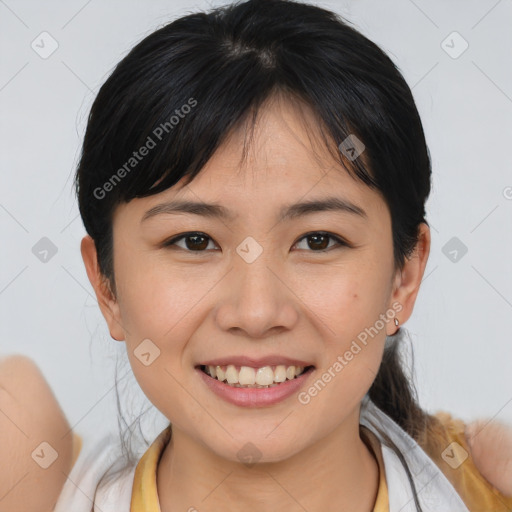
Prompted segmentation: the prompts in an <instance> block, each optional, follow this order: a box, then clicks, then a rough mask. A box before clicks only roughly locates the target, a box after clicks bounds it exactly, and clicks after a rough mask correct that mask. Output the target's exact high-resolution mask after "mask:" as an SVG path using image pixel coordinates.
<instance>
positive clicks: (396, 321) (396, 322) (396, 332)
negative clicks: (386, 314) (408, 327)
mask: <svg viewBox="0 0 512 512" xmlns="http://www.w3.org/2000/svg"><path fill="white" fill-rule="evenodd" d="M395 325H396V326H397V327H398V318H395ZM399 330H400V327H398V329H397V330H396V331H395V332H394V334H392V336H395V335H397V334H398V331H399Z"/></svg>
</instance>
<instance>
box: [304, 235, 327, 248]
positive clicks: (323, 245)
mask: <svg viewBox="0 0 512 512" xmlns="http://www.w3.org/2000/svg"><path fill="white" fill-rule="evenodd" d="M319 238H323V241H324V243H323V244H321V247H318V246H317V247H316V248H317V249H321V250H323V249H325V248H326V247H327V246H328V245H329V243H328V242H327V244H326V243H325V241H327V240H328V237H327V236H326V235H309V239H310V240H311V239H313V240H315V239H316V240H317V241H318V239H319ZM314 243H315V242H313V247H312V246H311V244H309V246H310V248H315V247H314Z"/></svg>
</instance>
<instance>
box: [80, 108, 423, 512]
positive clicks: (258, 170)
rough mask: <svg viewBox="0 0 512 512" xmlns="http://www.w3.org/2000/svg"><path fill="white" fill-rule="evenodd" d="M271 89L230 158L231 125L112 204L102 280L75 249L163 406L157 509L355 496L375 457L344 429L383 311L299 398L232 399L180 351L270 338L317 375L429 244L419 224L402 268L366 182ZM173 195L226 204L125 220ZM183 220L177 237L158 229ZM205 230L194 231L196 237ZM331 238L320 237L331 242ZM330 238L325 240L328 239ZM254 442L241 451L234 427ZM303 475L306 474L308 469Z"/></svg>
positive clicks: (362, 507)
mask: <svg viewBox="0 0 512 512" xmlns="http://www.w3.org/2000/svg"><path fill="white" fill-rule="evenodd" d="M305 114H306V122H307V125H305V124H304V122H303V120H302V119H301V117H300V116H299V115H298V113H297V111H296V109H295V108H294V107H293V106H291V105H290V104H288V103H287V102H286V101H281V102H279V101H275V102H273V103H268V104H267V105H266V106H265V107H264V108H263V109H262V110H261V111H260V114H259V115H260V117H259V119H258V123H257V125H256V128H255V133H254V136H255V139H254V145H251V146H250V147H251V151H250V152H249V154H248V158H247V160H246V161H245V162H244V164H243V165H241V162H240V157H241V148H242V145H243V137H244V132H243V131H242V130H238V131H235V132H233V133H232V134H231V137H230V139H229V140H228V141H227V142H226V143H225V144H224V145H223V146H222V147H221V148H220V149H219V150H218V151H217V152H216V153H215V155H214V156H213V158H212V159H211V160H210V161H209V162H208V164H207V165H206V166H205V167H204V168H203V170H202V171H201V173H200V174H199V176H197V177H196V178H195V180H194V181H193V182H192V183H191V184H190V185H189V186H187V187H183V186H182V183H181V182H180V183H178V184H177V185H175V186H174V187H172V188H171V189H168V190H166V191H164V192H162V193H160V194H158V195H154V196H150V197H146V198H137V199H134V200H132V201H130V202H129V203H126V204H122V205H120V206H118V207H117V209H116V210H115V212H114V220H113V233H114V271H115V278H116V286H117V296H115V297H114V296H113V295H112V294H111V293H110V291H109V287H108V283H107V282H106V281H105V279H104V276H102V275H101V273H100V272H99V270H98V266H97V260H96V249H95V246H94V242H93V240H92V239H91V238H90V237H88V236H86V237H84V239H83V240H82V245H81V250H82V256H83V259H84V263H85V266H86V269H87V274H88V277H89V279H90V281H91V283H92V285H93V287H94V289H95V291H96V295H97V298H98V302H99V304H100V307H101V310H102V313H103V315H104V316H105V319H106V321H107V323H108V326H109V329H110V333H111V336H112V337H113V338H114V339H116V340H119V341H124V342H125V343H126V349H127V353H128V357H129V360H130V363H131V366H132V369H133V372H134V374H135V377H136V379H137V381H138V382H139V384H140V386H141V388H142V389H143V391H144V392H145V394H146V395H147V396H148V398H149V399H150V400H151V401H152V402H153V404H154V405H155V406H156V407H157V408H158V409H159V410H160V411H161V412H162V413H163V414H165V416H166V417H167V418H168V419H169V420H170V422H171V423H172V425H173V437H172V440H171V442H170V443H169V444H168V446H167V448H166V449H165V451H164V453H163V456H162V459H161V461H160V463H159V466H158V472H157V486H158V493H159V499H160V507H161V510H162V512H170V511H171V510H172V511H174V510H189V509H190V507H195V508H196V509H198V510H201V512H209V511H214V510H220V509H222V510H225V511H239V510H244V511H247V512H251V511H258V512H262V511H263V512H266V511H274V510H289V511H291V512H299V511H301V512H303V510H304V509H307V510H308V511H309V512H319V511H321V510H351V511H354V512H357V511H368V510H371V509H372V506H373V503H374V501H375V497H376V492H377V483H378V466H377V463H376V461H375V459H374V457H373V455H372V454H371V452H370V451H369V450H368V448H367V447H366V445H365V444H364V443H363V441H362V440H361V438H360V434H359V411H360V402H361V400H362V398H363V397H364V395H365V393H366V392H367V390H368V389H369V388H370V386H371V384H372V382H373V380H374V378H375V376H376V374H377V371H378V368H379V365H380V362H381V358H382V352H383V347H384V341H385V338H386V335H387V334H393V333H394V332H395V331H396V329H397V328H396V326H395V325H394V323H393V321H392V320H390V321H388V322H387V323H385V326H384V328H383V329H381V330H380V331H379V333H378V335H376V336H374V337H373V338H370V341H369V343H368V344H367V345H366V346H365V347H364V348H363V349H362V350H361V351H360V352H359V353H358V354H357V356H356V357H354V358H353V359H352V360H351V361H350V362H349V364H348V365H347V366H345V367H344V368H343V370H342V371H341V372H339V373H338V374H337V375H336V377H335V378H333V379H332V380H331V382H329V383H328V385H327V386H326V387H325V389H323V390H322V391H321V392H320V393H318V395H317V396H315V397H314V398H313V399H312V400H311V401H310V402H309V403H308V404H307V405H302V404H300V403H299V402H298V400H297V397H296V396H291V397H290V398H288V399H286V400H285V401H283V402H281V403H279V404H276V405H273V406H269V407H265V408H242V407H237V406H235V405H232V404H229V403H227V402H225V401H223V400H222V399H221V398H218V397H217V396H216V395H214V394H213V393H212V392H210V391H209V390H208V388H206V386H205V385H204V383H203V382H202V380H201V379H200V378H199V376H198V375H197V374H196V371H195V370H194V366H195V365H197V364H200V363H201V362H202V361H205V360H206V359H211V358H214V357H220V356H226V355H233V354H236V355H253V356H256V357H259V356H264V355H268V354H274V353H279V354H284V355H287V356H290V357H297V358H300V359H303V360H306V361H310V362H311V364H314V365H315V367H316V370H315V374H314V375H313V376H311V377H310V382H311V383H313V382H314V381H316V380H317V378H319V376H320V375H321V374H322V373H324V372H325V371H327V369H328V368H329V367H330V366H332V365H333V363H334V362H335V361H336V359H337V357H338V356H339V355H343V354H344V353H345V352H346V351H347V350H348V349H349V347H350V345H351V343H352V341H353V340H354V339H356V337H357V335H358V334H359V333H360V332H361V331H363V330H364V329H365V328H367V327H370V326H373V325H374V324H375V322H376V320H378V319H379V315H380V314H383V313H385V312H386V311H388V310H391V311H394V309H393V307H392V305H393V303H398V304H399V305H400V306H401V310H400V312H399V313H397V318H399V320H400V323H401V324H403V323H405V322H406V321H407V319H408V318H409V317H410V315H411V313H412V311H413V307H414V303H415V300H416V297H417V294H418V291H419V286H420V283H421V279H422V276H423V274H424V270H425V266H426V263H427V259H428V254H429V250H430V232H429V229H428V226H426V225H425V224H422V225H421V227H420V228H421V229H420V241H419V243H418V245H417V247H416V251H415V253H414V254H413V255H412V257H411V258H410V259H409V260H408V261H407V263H406V265H405V267H404V269H403V270H402V272H396V273H395V272H394V269H393V251H392V233H391V218H390V214H389V210H388V208H387V206H386V204H385V202H384V200H383V199H382V197H381V196H380V195H378V194H377V193H376V192H374V191H372V190H371V189H369V188H367V187H366V186H365V185H364V184H362V183H359V182H357V181H355V180H354V179H353V178H351V177H350V176H349V175H348V174H347V173H346V171H345V170H344V169H343V168H342V167H341V166H340V165H339V164H337V163H335V162H334V161H333V160H332V159H331V158H330V156H329V155H328V153H327V152H326V150H325V149H322V147H321V146H320V143H319V142H318V141H315V140H311V138H310V137H311V133H309V136H308V132H306V129H305V126H309V127H311V126H314V119H313V117H312V114H311V113H309V112H308V111H307V110H306V111H305ZM332 194H334V195H337V196H338V197H344V198H347V199H349V200H351V201H352V202H354V203H356V204H357V205H359V206H361V207H362V208H364V210H365V211H366V213H367V219H364V218H360V217H358V216H356V215H353V214H349V213H342V212H332V211H328V212H320V213H319V212H316V213H313V214H310V215H308V216H305V217H302V218H296V219H293V220H288V221H284V222H277V220H276V219H277V212H278V210H279V209H280V207H281V206H283V205H285V204H290V203H295V202H298V201H301V200H308V199H312V198H323V197H326V196H328V195H332ZM174 198H181V199H191V200H201V201H204V202H218V203H220V204H222V205H224V206H226V207H227V208H229V209H231V210H232V211H233V212H234V213H236V214H237V215H238V218H237V219H236V220H223V221H221V220H219V219H214V218H206V217H201V216H199V215H193V214H188V213H187V214H164V215H159V216H157V217H153V218H152V219H150V220H147V221H146V222H144V223H142V224H141V218H142V216H143V215H144V213H145V212H146V211H147V210H149V208H151V207H153V206H155V205H156V204H159V203H161V202H163V201H164V200H171V199H174ZM188 231H200V232H203V233H206V235H208V237H210V238H207V239H206V240H205V243H204V246H203V247H204V248H203V249H201V250H202V251H203V252H201V253H200V254H199V253H198V251H194V246H193V242H194V241H193V240H192V241H190V240H189V242H191V243H190V245H189V247H192V248H191V249H190V248H189V249H188V252H187V248H186V247H187V246H186V242H187V240H185V239H182V240H181V241H178V242H177V244H178V245H177V246H174V247H162V244H163V242H164V241H166V240H169V239H171V238H173V237H175V236H176V235H179V234H182V233H184V232H188ZM317 231H327V232H329V233H333V234H334V235H337V236H340V237H342V238H344V239H346V240H347V241H348V242H349V243H350V244H351V245H352V247H347V246H337V244H336V241H335V240H333V239H327V240H326V244H327V243H328V244H329V249H328V250H327V251H326V252H324V253H319V252H318V251H319V249H317V248H316V246H315V245H314V240H313V241H311V239H309V240H310V242H311V243H309V244H308V238H307V237H306V238H304V235H305V234H306V233H310V232H317ZM247 236H251V237H253V238H254V239H255V240H256V241H257V242H258V243H259V244H260V245H261V246H262V248H263V252H262V254H261V255H260V256H259V257H258V258H257V259H256V260H255V261H254V262H252V263H250V264H248V263H246V261H245V260H244V259H242V258H241V257H240V256H239V255H238V254H237V252H236V248H237V246H238V245H239V244H240V243H241V242H242V241H243V240H244V239H245V238H246V237H247ZM207 244H208V245H207ZM331 247H332V248H331ZM336 247H338V248H336ZM146 338H149V339H150V340H152V342H153V343H154V344H155V345H156V346H158V348H159V350H160V355H159V357H158V358H156V359H155V360H154V361H153V362H152V363H151V364H150V365H149V366H145V365H143V364H141V362H140V361H139V360H138V359H137V357H136V356H135V355H134V350H135V349H136V348H137V346H138V345H139V344H140V343H141V341H142V340H144V339H146ZM247 442H251V443H253V444H254V445H255V446H256V447H257V448H258V450H259V451H260V452H261V459H260V460H259V462H258V463H257V464H255V465H254V466H252V467H248V466H246V465H244V464H243V463H241V461H240V460H239V459H238V457H237V452H238V451H239V450H240V449H241V448H242V447H243V446H244V445H245V444H246V443H247ZM313 482H315V484H313Z"/></svg>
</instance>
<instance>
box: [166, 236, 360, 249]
mask: <svg viewBox="0 0 512 512" xmlns="http://www.w3.org/2000/svg"><path fill="white" fill-rule="evenodd" d="M197 235H199V236H201V237H205V238H209V239H210V240H212V241H213V239H212V238H211V237H210V236H208V235H207V234H206V233H203V232H201V231H189V232H187V233H183V234H181V235H178V236H175V237H173V238H171V239H169V240H166V241H165V242H163V244H162V247H164V248H165V247H172V246H173V245H176V243H177V242H179V241H180V240H183V239H185V238H188V237H191V236H197ZM313 235H322V236H326V237H328V238H331V239H332V240H334V241H335V242H336V243H337V244H338V245H337V246H334V248H337V249H340V248H342V247H352V246H351V245H350V244H349V243H348V242H347V241H345V240H344V239H343V238H341V237H339V236H337V235H334V234H332V233H329V232H327V231H310V232H309V233H306V234H305V235H303V236H302V237H301V238H299V239H298V240H297V241H296V242H295V243H294V244H293V245H294V246H295V245H297V244H298V243H299V242H301V241H302V240H304V239H306V238H308V237H310V236H313ZM177 247H178V246H177ZM178 248H179V249H181V250H183V251H185V252H190V253H205V252H207V250H206V249H205V250H202V251H192V250H190V249H186V248H183V247H178ZM332 249H333V247H329V248H327V249H322V250H320V251H314V250H306V251H307V252H313V253H324V252H329V251H330V250H332Z"/></svg>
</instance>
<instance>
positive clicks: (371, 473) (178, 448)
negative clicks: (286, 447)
mask: <svg viewBox="0 0 512 512" xmlns="http://www.w3.org/2000/svg"><path fill="white" fill-rule="evenodd" d="M378 479H379V469H378V464H377V461H376V460H375V457H374V455H373V454H372V453H371V452H370V450H369V449H368V447H367V446H366V444H365V443H364V442H363V441H362V439H361V437H360V434H359V409H358V410H357V411H355V413H354V414H353V415H351V416H350V417H348V418H347V419H346V420H345V421H344V422H343V424H341V425H340V426H339V427H338V428H337V429H336V430H334V431H333V432H331V433H330V434H329V435H328V436H327V437H325V438H323V439H321V440H319V441H317V442H316V443H314V444H312V445H310V446H309V447H308V448H307V449H305V450H302V451H301V452H299V453H297V454H295V455H293V456H291V457H289V458H287V459H286V460H282V461H278V462H267V463H256V464H254V465H253V466H251V467H248V466H246V465H244V464H242V463H240V462H234V461H231V460H226V459H223V458H222V457H219V456H218V455H217V454H216V453H214V452H212V451H211V450H208V449H207V448H205V446H204V445H201V444H199V443H197V442H196V441H195V440H194V439H192V438H190V437H189V436H187V434H186V433H185V432H183V431H180V430H179V429H176V428H175V427H173V432H172V437H171V440H170V442H169V443H168V445H167V446H166V448H165V450H164V453H163V454H162V457H161V459H160V463H159V466H158V470H157V488H158V496H159V501H160V509H161V512H174V511H176V510H183V511H190V512H194V511H197V512H214V511H218V510H223V511H225V512H235V511H239V510H244V511H245V512H271V511H272V512H273V511H275V510H287V511H290V512H304V510H307V511H308V512H320V511H322V512H323V511H325V510H336V511H337V512H338V511H339V512H345V511H346V512H349V511H350V512H369V511H371V510H373V505H374V503H375V498H376V495H377V490H378Z"/></svg>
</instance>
